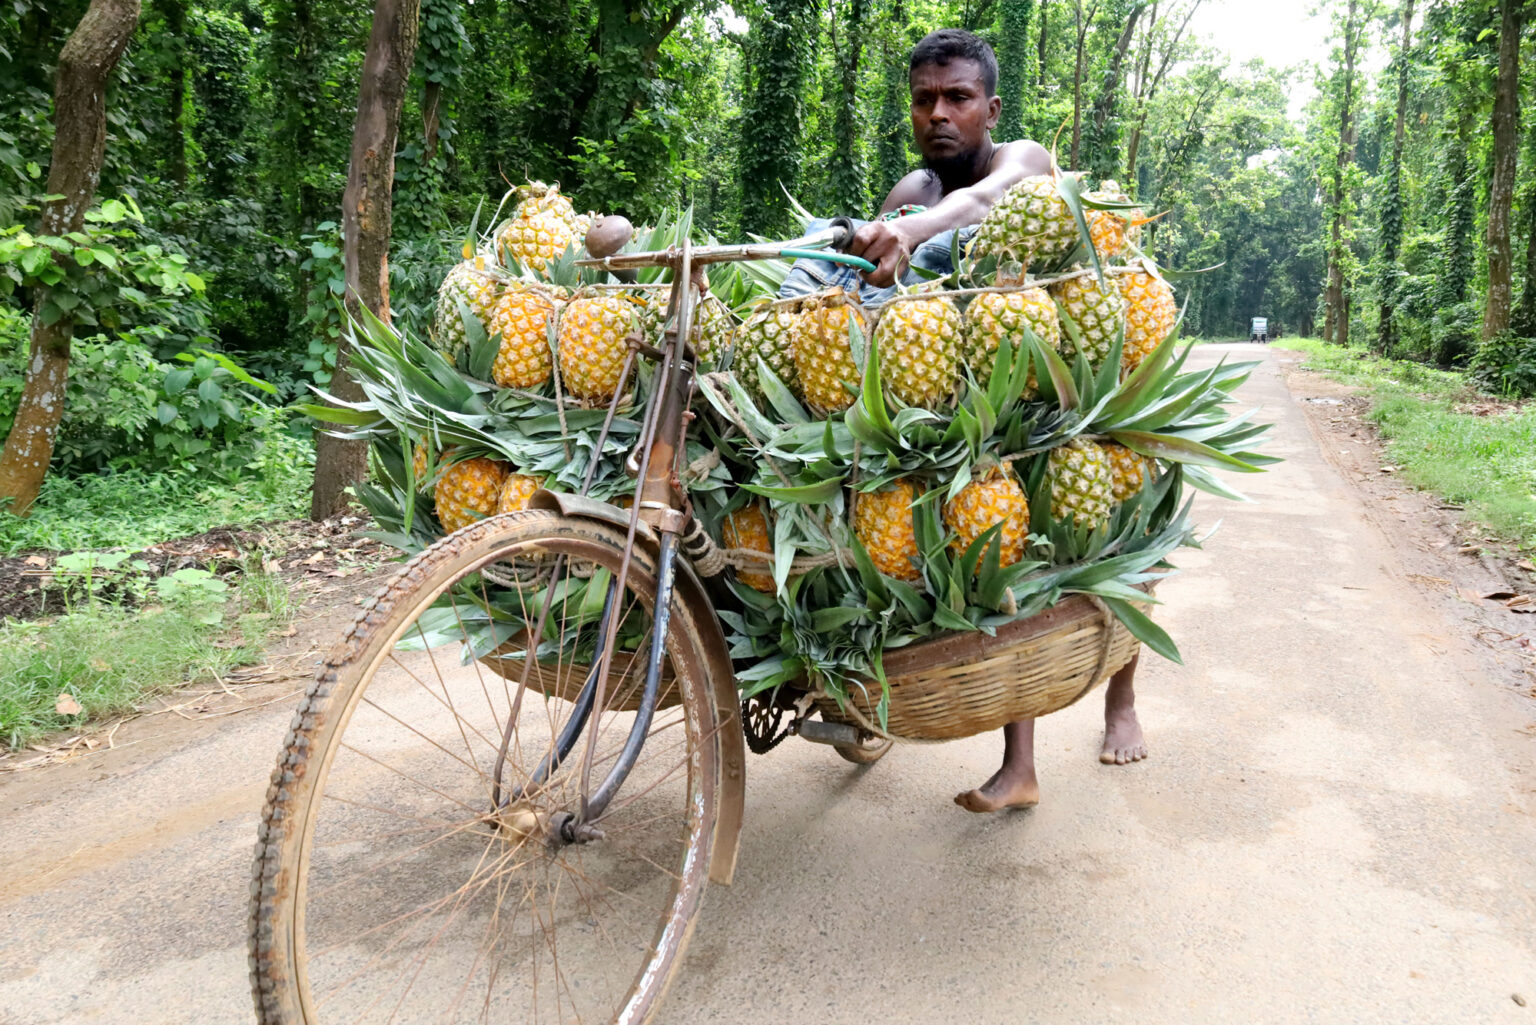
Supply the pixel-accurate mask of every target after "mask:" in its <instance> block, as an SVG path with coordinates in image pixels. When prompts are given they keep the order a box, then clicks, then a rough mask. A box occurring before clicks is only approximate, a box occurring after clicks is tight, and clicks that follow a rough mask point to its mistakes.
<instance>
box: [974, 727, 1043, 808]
mask: <svg viewBox="0 0 1536 1025" xmlns="http://www.w3.org/2000/svg"><path fill="white" fill-rule="evenodd" d="M955 803H956V804H958V805H959V806H960V807H962V808H964V809H965V810H966V811H976V812H983V811H1001V810H1002V809H1004V808H1028V807H1030V806H1031V805H1035V804H1039V803H1040V784H1039V782H1038V781H1037V780H1036V779H1035V720H1033V719H1021V720H1020V721H1018V722H1011V723H1009V724H1008V725H1007V726H1004V727H1003V766H1002V768H1000V769H998V770H997V772H995V773H993V775H992V778H991V779H989V780H987V781H986V782H985V783H983V784H982V785H981V786H980V787H978V788H977V789H975V790H967V791H966V792H965V793H963V794H956V795H955Z"/></svg>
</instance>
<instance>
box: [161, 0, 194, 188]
mask: <svg viewBox="0 0 1536 1025" xmlns="http://www.w3.org/2000/svg"><path fill="white" fill-rule="evenodd" d="M155 8H156V10H157V11H158V13H159V14H160V16H161V17H162V18H164V19H165V35H166V38H165V39H164V40H162V41H161V43H160V45H161V46H162V47H163V48H164V50H165V52H166V54H167V56H168V57H169V58H170V69H169V70H168V71H167V73H166V76H167V82H166V111H165V120H166V134H167V136H168V141H167V144H166V149H167V153H166V157H167V160H168V162H169V168H168V170H169V172H170V176H171V180H172V181H174V182H175V183H176V184H177V185H180V186H182V187H185V186H186V184H187V42H186V39H187V2H186V0H156V3H155Z"/></svg>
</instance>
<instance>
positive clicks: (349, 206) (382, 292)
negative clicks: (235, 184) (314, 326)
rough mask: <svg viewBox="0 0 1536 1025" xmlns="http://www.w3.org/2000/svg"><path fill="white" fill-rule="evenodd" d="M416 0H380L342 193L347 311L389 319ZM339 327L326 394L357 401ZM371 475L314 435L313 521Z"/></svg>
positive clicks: (336, 443) (354, 448)
mask: <svg viewBox="0 0 1536 1025" xmlns="http://www.w3.org/2000/svg"><path fill="white" fill-rule="evenodd" d="M420 13H421V0H377V3H375V4H374V7H373V31H372V32H371V33H370V35H369V37H368V52H367V54H366V55H365V56H364V57H363V72H362V80H361V82H360V83H359V86H358V92H357V120H356V122H355V123H354V124H353V128H352V157H351V161H350V163H349V164H348V167H347V188H346V191H345V193H343V195H342V203H341V235H342V259H343V261H344V263H345V267H346V277H347V296H346V298H347V312H348V313H350V314H351V315H352V316H353V317H357V316H360V315H361V313H362V310H363V309H364V308H366V309H367V310H368V311H370V312H371V313H373V315H374V316H376V317H378V318H379V319H380V320H382V321H384V322H386V323H388V322H389V234H390V224H391V213H392V210H391V200H392V196H391V191H392V189H393V186H394V181H395V142H396V139H397V138H398V136H399V131H400V111H401V108H402V107H403V106H404V105H405V89H406V85H407V83H408V81H409V80H410V77H411V62H412V61H413V60H414V59H415V56H416V40H417V38H418V35H419V32H420V21H421V19H420ZM347 338H348V332H347V331H345V330H344V331H342V333H341V339H340V341H339V343H338V350H337V353H336V373H335V374H334V375H333V376H332V378H331V392H332V394H334V395H335V396H336V397H337V398H340V399H345V400H348V401H356V400H358V399H361V398H362V389H361V388H360V387H359V386H358V384H357V382H356V381H354V380H352V375H351V374H350V373H348V372H347V365H348V363H349V361H350V356H351V346H350V344H349V342H348V340H347ZM367 475H368V445H367V443H366V442H363V441H344V440H342V439H340V438H335V437H332V436H330V435H328V434H321V435H320V436H319V437H318V438H317V439H316V441H315V491H314V496H313V499H312V501H311V503H310V507H309V515H310V518H311V519H316V520H323V519H325V518H326V517H328V516H334V515H336V514H337V513H339V512H341V511H342V510H343V509H344V508H345V507H346V505H347V502H348V499H347V494H346V489H347V488H348V487H349V486H351V485H353V484H356V483H358V482H360V481H362V480H363V479H364V478H365V477H367Z"/></svg>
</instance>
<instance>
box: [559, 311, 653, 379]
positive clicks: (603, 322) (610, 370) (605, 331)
mask: <svg viewBox="0 0 1536 1025" xmlns="http://www.w3.org/2000/svg"><path fill="white" fill-rule="evenodd" d="M636 326H637V320H636V317H635V310H634V305H633V304H632V303H631V302H629V301H628V300H627V299H625V298H624V297H622V296H617V295H603V296H596V297H589V298H586V299H576V300H573V301H572V302H570V303H568V304H567V305H566V307H565V311H564V312H563V313H562V314H561V315H560V331H559V350H560V379H561V381H562V382H563V384H564V386H565V390H566V391H567V392H569V393H570V394H571V395H573V396H575V397H576V398H578V399H585V400H588V401H597V400H601V401H604V402H606V401H608V400H610V399H612V398H613V396H614V393H615V392H617V391H618V390H619V373H620V371H622V370H623V369H624V356H625V355H626V353H627V352H628V351H629V343H628V342H626V341H625V339H626V338H627V337H628V336H629V333H630V332H631V331H634V330H635V328H636Z"/></svg>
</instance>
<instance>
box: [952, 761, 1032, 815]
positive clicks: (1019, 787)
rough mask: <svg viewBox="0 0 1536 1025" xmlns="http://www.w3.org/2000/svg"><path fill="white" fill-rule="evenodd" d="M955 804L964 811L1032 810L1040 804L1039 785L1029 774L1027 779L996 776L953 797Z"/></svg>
mask: <svg viewBox="0 0 1536 1025" xmlns="http://www.w3.org/2000/svg"><path fill="white" fill-rule="evenodd" d="M955 803H956V804H958V805H959V806H960V807H962V808H964V809H965V810H966V811H974V812H989V811H1002V810H1003V809H1004V808H1033V807H1034V806H1035V805H1037V804H1039V803H1040V783H1039V782H1038V781H1037V780H1036V779H1035V774H1034V773H1033V772H1031V773H1030V774H1029V775H1028V776H1027V777H1020V776H1011V775H1004V770H1002V769H999V770H997V773H996V775H994V776H993V777H992V778H991V779H989V780H987V781H986V782H985V783H983V784H982V785H981V786H979V787H977V788H976V789H975V790H967V791H965V792H964V793H962V794H956V795H955Z"/></svg>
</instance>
